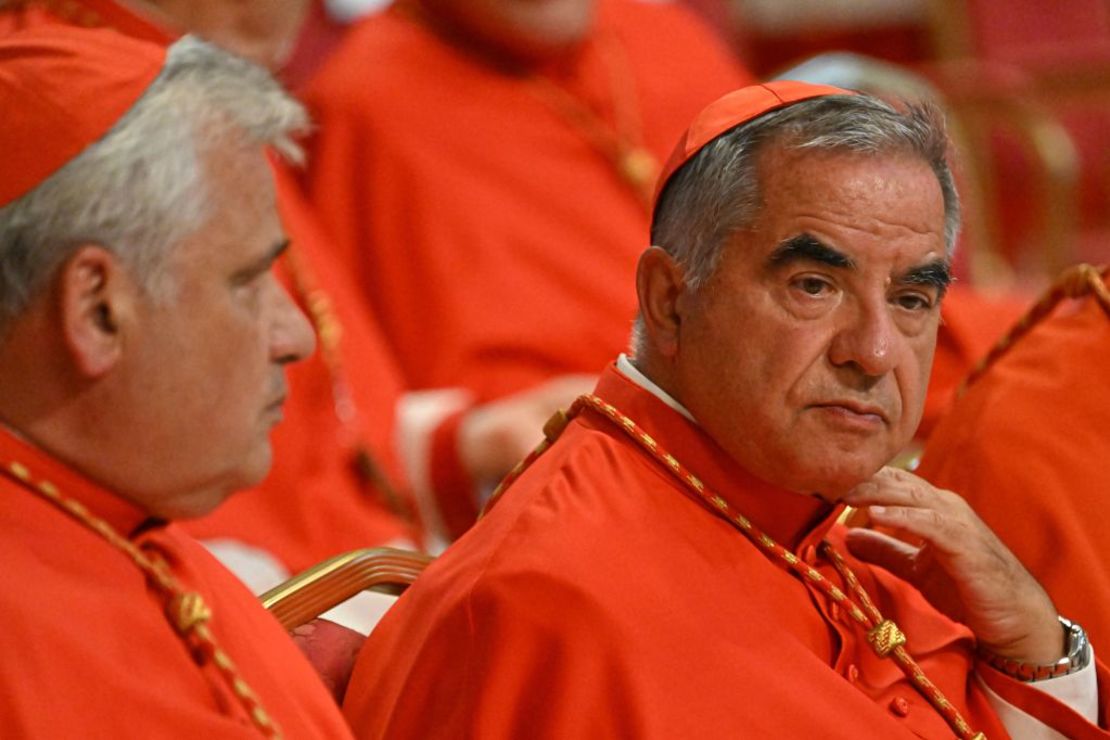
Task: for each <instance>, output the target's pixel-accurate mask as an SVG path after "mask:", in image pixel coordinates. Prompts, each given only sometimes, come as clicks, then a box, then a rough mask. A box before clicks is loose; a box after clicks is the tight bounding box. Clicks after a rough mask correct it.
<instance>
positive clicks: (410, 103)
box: [305, 0, 749, 535]
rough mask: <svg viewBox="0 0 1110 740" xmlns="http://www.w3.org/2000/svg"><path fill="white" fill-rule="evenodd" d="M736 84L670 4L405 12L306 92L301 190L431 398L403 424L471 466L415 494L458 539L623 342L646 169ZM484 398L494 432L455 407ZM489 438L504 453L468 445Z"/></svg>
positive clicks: (352, 45) (345, 51)
mask: <svg viewBox="0 0 1110 740" xmlns="http://www.w3.org/2000/svg"><path fill="white" fill-rule="evenodd" d="M748 80H749V77H748V75H747V74H746V73H745V72H744V71H743V70H742V69H740V68H739V67H738V66H737V64H736V63H735V62H734V60H733V57H732V55H731V54H730V53H729V52H728V51H727V50H726V49H725V47H724V46H723V45H722V44H721V43H720V41H719V40H718V39H717V38H715V37H714V35H713V34H712V33H711V32H710V31H709V30H708V29H707V28H706V27H705V26H703V25H702V24H701V23H700V22H699V21H698V20H696V19H694V18H693V17H692V16H691V15H690V14H689V12H688V11H686V10H685V9H684V8H682V7H681V6H680V5H678V4H675V3H650V2H640V1H639V0H556V1H554V2H545V3H534V2H524V1H522V0H481V1H480V2H475V1H474V0H466V1H463V0H405V1H404V2H398V3H395V4H394V5H393V7H391V8H390V9H389V10H387V11H386V12H384V13H382V14H379V15H376V16H374V17H371V18H368V19H366V20H364V21H362V22H361V23H360V24H358V25H357V26H355V27H354V28H353V29H352V30H351V31H350V34H349V36H348V38H347V40H346V42H345V44H344V45H343V46H342V47H341V48H340V49H339V50H338V51H337V52H336V53H335V54H334V56H333V57H332V58H331V59H330V61H329V62H328V64H326V65H325V66H324V68H323V69H322V70H321V72H320V74H319V75H318V76H317V78H316V80H315V81H314V82H313V83H312V84H310V85H309V87H308V88H307V90H306V92H305V96H306V100H307V101H308V102H309V105H310V107H311V109H312V112H313V115H314V117H315V118H316V120H317V122H318V125H319V129H318V133H317V136H316V138H315V141H314V142H313V143H312V145H311V156H310V167H309V170H308V178H307V186H308V191H309V197H310V199H311V201H312V202H313V204H314V206H315V207H316V208H317V209H318V212H319V214H320V216H321V219H322V221H323V223H324V225H325V226H326V227H327V228H328V229H329V231H330V233H331V235H332V236H333V237H335V239H336V242H337V244H338V247H339V249H340V254H341V258H342V260H343V262H344V264H345V265H347V267H348V269H349V270H350V271H351V273H352V275H353V276H355V277H356V279H357V280H358V281H359V288H360V291H361V294H362V296H363V297H364V298H365V300H366V301H367V304H368V305H369V306H370V307H371V308H372V310H374V311H375V312H376V313H377V315H378V316H379V317H380V319H381V321H382V328H383V330H384V332H385V335H386V338H387V341H388V342H389V344H390V347H391V348H392V349H393V350H394V352H395V356H396V357H397V360H398V363H399V365H400V367H401V371H402V373H403V375H404V377H405V379H406V381H407V382H408V383H409V384H410V385H411V386H412V387H413V388H415V389H427V390H429V391H430V393H429V394H427V395H426V396H424V397H423V401H424V403H423V404H422V406H421V408H420V409H419V411H416V412H414V413H413V415H412V418H414V419H419V420H420V424H422V425H423V428H424V429H430V430H432V431H431V433H430V439H431V445H430V447H429V449H431V450H432V451H433V452H434V451H436V450H441V451H442V450H444V449H457V450H459V452H460V459H461V461H463V463H464V465H463V466H462V467H460V468H455V469H449V468H445V467H442V466H432V467H431V468H430V470H431V475H432V478H431V480H429V481H423V482H420V481H417V485H416V487H417V489H418V490H433V491H435V493H436V497H437V501H436V503H437V504H438V512H437V513H438V516H434V515H433V516H430V517H429V520H436V519H438V522H437V523H438V524H440V525H442V527H443V528H444V529H445V530H446V531H447V532H449V533H450V535H457V534H458V533H460V532H461V531H464V530H465V529H466V528H467V527H468V526H469V525H470V523H471V522H472V521H473V519H474V516H475V515H476V506H477V499H476V496H475V490H476V489H482V488H484V487H485V488H488V487H489V486H490V485H491V484H492V483H493V482H496V480H497V479H499V478H500V477H501V475H503V474H504V473H505V472H506V471H507V469H508V467H510V466H511V465H513V464H514V463H515V462H516V461H517V460H519V459H520V457H521V456H523V454H524V453H526V452H527V451H528V450H529V449H530V448H531V447H532V446H533V445H534V444H535V443H536V442H538V441H539V438H540V434H539V425H540V424H542V422H543V420H544V419H546V417H547V415H548V413H549V412H550V411H551V410H552V409H553V408H554V407H556V406H561V405H566V404H567V403H569V401H570V400H571V399H572V398H573V397H574V396H576V395H577V394H578V393H580V392H584V391H586V390H588V389H589V388H590V387H591V385H592V379H588V378H583V377H581V376H579V375H578V374H580V373H596V372H597V371H599V370H600V369H601V368H602V367H603V366H604V364H605V363H606V361H607V360H608V359H609V358H610V357H611V356H612V355H613V354H614V353H616V352H619V351H620V350H621V349H622V348H623V347H624V346H625V342H626V341H627V336H628V329H629V327H630V325H631V321H632V318H633V316H634V314H635V296H634V295H633V294H632V292H631V291H630V290H629V289H628V285H630V284H631V282H630V281H631V279H632V275H633V272H634V270H635V261H636V256H637V255H638V254H639V252H640V251H641V249H642V247H643V245H644V243H645V241H646V239H647V234H648V223H649V220H648V217H649V204H650V201H651V196H652V190H653V188H654V186H655V179H656V176H657V174H658V162H659V161H660V160H661V159H662V158H663V157H665V156H666V154H667V153H668V151H669V147H670V146H671V144H672V143H673V141H674V138H675V137H676V136H677V135H678V134H679V132H681V130H682V128H683V127H684V125H685V122H686V121H687V120H688V119H689V118H690V117H691V116H692V115H693V114H694V113H695V112H696V111H697V110H698V109H699V108H700V107H701V106H703V105H704V104H705V103H707V102H708V101H710V100H712V99H713V98H714V97H716V96H718V95H720V94H722V93H724V92H726V91H727V90H730V89H732V88H735V87H738V86H740V85H742V84H744V83H745V82H747V81H748ZM544 384H547V385H544ZM444 389H451V390H444ZM528 389H535V390H534V391H533V393H534V394H538V396H539V397H537V395H532V396H517V397H515V398H514V394H518V393H521V392H527V391H528ZM483 402H491V405H492V408H495V409H498V410H500V411H502V412H504V413H503V415H502V416H501V420H499V419H497V418H494V417H490V416H487V415H481V414H471V415H469V416H467V415H466V414H467V410H468V409H470V408H471V406H472V405H473V404H477V403H483ZM501 404H508V405H506V406H502V405H501ZM514 408H515V409H516V413H510V410H511V409H514ZM509 418H516V419H519V420H521V422H522V423H521V424H519V425H515V426H514V425H513V424H510V423H505V422H504V421H502V420H505V419H509ZM525 421H526V422H527V423H523V422H525ZM483 427H489V428H496V429H498V430H499V431H498V432H497V436H499V438H500V439H501V440H502V444H501V445H500V450H501V454H497V455H490V454H487V451H485V450H476V449H474V448H473V446H471V445H469V444H468V443H467V442H466V440H465V437H466V436H467V435H468V434H469V433H471V432H472V431H473V430H475V429H480V428H483ZM424 436H429V435H427V434H425V435H424ZM460 436H461V437H462V438H460ZM423 467H424V466H422V465H420V464H419V463H418V462H413V464H412V465H411V469H421V468H423Z"/></svg>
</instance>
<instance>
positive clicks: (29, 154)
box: [0, 28, 347, 738]
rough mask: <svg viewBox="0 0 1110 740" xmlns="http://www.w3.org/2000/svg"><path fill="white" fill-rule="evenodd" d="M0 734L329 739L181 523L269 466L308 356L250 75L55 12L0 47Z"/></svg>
mask: <svg viewBox="0 0 1110 740" xmlns="http://www.w3.org/2000/svg"><path fill="white" fill-rule="evenodd" d="M0 107H2V108H3V110H4V111H5V115H4V117H3V120H2V121H0V142H2V147H3V149H4V151H5V152H6V153H7V155H6V157H5V160H4V163H3V165H0V168H2V176H0V422H2V425H0V492H2V496H3V506H0V558H2V559H3V562H4V564H5V588H4V589H3V595H2V596H0V620H2V621H3V623H4V634H5V635H6V638H5V641H4V646H5V647H4V660H3V661H2V662H0V724H2V725H3V727H4V732H5V734H11V735H13V736H18V737H78V736H80V737H109V736H120V735H121V734H122V735H132V736H136V737H167V736H181V737H194V736H196V737H201V736H203V737H243V736H252V735H257V734H258V733H261V734H263V735H266V736H279V735H281V734H282V732H283V731H284V732H285V733H288V734H289V736H291V737H319V738H336V737H345V736H346V735H347V730H346V728H345V727H344V725H343V722H342V718H341V717H340V716H339V714H338V712H337V710H336V708H335V706H334V703H333V702H332V700H331V697H330V696H329V695H328V693H327V691H326V690H325V688H324V686H323V684H322V683H321V682H320V680H319V678H318V676H316V675H315V673H314V672H313V671H312V668H311V666H310V665H309V664H308V663H307V662H306V661H305V660H304V658H303V656H302V655H301V654H300V653H299V652H298V651H297V649H296V648H295V647H294V645H293V643H292V642H291V641H290V640H289V639H288V636H287V635H285V634H284V633H283V631H282V630H281V628H280V627H279V626H278V624H277V623H276V622H275V621H274V620H273V619H272V618H270V617H269V615H267V614H266V613H265V612H264V611H263V610H262V609H261V607H260V606H259V605H258V604H257V602H256V601H255V600H254V599H253V597H252V596H251V595H250V593H249V592H248V591H246V590H245V588H244V587H243V586H242V585H240V584H239V583H238V581H236V580H235V579H234V577H233V576H232V575H231V574H230V573H229V572H227V571H226V570H224V569H223V568H222V566H220V565H219V564H218V563H216V562H215V560H213V559H212V557H211V556H210V555H208V554H207V553H206V552H205V551H204V550H203V549H202V548H201V547H200V546H199V545H198V544H196V543H195V542H194V541H192V540H191V539H190V538H189V537H188V536H186V535H185V534H183V533H182V532H181V531H180V530H179V529H178V527H177V525H175V524H173V523H171V520H173V519H176V518H186V517H195V516H200V515H202V514H204V513H206V512H208V511H210V510H211V509H213V508H215V507H216V506H218V505H219V504H220V503H221V502H223V501H224V500H225V499H226V498H227V497H228V496H230V495H231V494H232V493H233V492H234V491H236V490H237V489H240V488H243V487H245V486H249V485H252V484H255V483H257V482H258V481H259V480H260V479H261V478H262V477H263V476H264V475H265V474H266V472H267V470H268V469H269V467H270V459H271V451H270V441H269V435H270V431H271V428H272V427H273V426H274V424H275V423H277V422H278V420H279V419H280V418H281V408H282V402H283V399H284V396H285V393H286V389H285V366H286V365H287V364H288V363H289V362H292V361H294V360H297V359H300V358H302V357H304V356H306V355H308V354H309V353H311V351H312V348H313V335H312V331H311V328H310V326H309V324H308V322H307V320H306V318H305V317H304V315H303V314H302V313H301V312H300V311H299V310H298V309H297V307H296V306H295V304H294V303H293V302H292V301H291V300H290V298H289V296H288V295H287V294H286V292H285V291H284V289H283V288H282V287H281V286H280V285H279V283H278V282H277V281H276V279H275V277H274V275H273V273H272V271H271V267H272V265H273V262H274V260H275V259H277V257H278V256H279V255H280V254H281V253H282V251H283V250H284V248H285V246H286V244H287V239H286V237H285V234H284V232H283V230H282V227H281V224H280V221H279V219H278V215H277V211H276V209H275V204H274V185H273V181H272V176H271V172H270V167H269V163H268V161H267V148H274V149H277V150H284V151H285V152H286V153H289V152H291V151H293V148H292V145H291V143H290V139H289V136H290V134H291V133H292V132H294V131H296V130H298V129H300V128H302V127H303V126H304V125H305V122H306V119H305V115H304V113H303V110H302V109H301V107H300V106H299V105H298V104H296V103H295V102H294V101H292V100H291V99H290V98H289V97H288V96H287V95H286V94H285V93H284V92H283V91H282V90H281V88H280V87H279V86H278V85H277V84H276V83H275V82H274V81H273V80H272V78H270V76H269V75H268V74H267V73H266V72H265V71H263V70H261V69H260V68H256V67H254V66H253V65H251V64H249V63H247V62H244V61H242V60H239V59H237V58H234V57H231V56H229V55H227V54H225V53H223V52H219V51H217V50H215V49H214V48H212V47H210V46H208V45H206V44H204V43H202V42H199V41H196V40H195V39H184V40H182V41H181V42H179V43H177V44H175V45H173V46H172V47H170V49H169V50H168V51H167V50H166V49H164V48H162V47H160V46H157V45H152V44H148V43H145V42H141V41H136V40H133V39H129V38H127V37H124V36H121V35H119V34H116V33H111V32H105V31H89V30H79V29H67V28H54V29H42V30H29V31H25V32H20V33H15V34H11V35H9V36H6V37H4V38H3V39H0Z"/></svg>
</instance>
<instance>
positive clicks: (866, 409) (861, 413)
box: [812, 399, 890, 424]
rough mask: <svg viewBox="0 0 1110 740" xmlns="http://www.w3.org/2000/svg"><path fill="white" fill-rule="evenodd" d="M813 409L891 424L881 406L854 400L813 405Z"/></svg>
mask: <svg viewBox="0 0 1110 740" xmlns="http://www.w3.org/2000/svg"><path fill="white" fill-rule="evenodd" d="M812 408H818V409H828V410H829V411H839V412H841V413H843V414H846V415H847V416H849V417H858V418H859V419H860V420H866V419H877V420H879V421H882V422H883V423H884V424H887V423H889V421H890V420H889V419H888V418H887V414H886V411H884V410H883V408H882V407H881V406H876V405H875V404H870V403H863V402H861V401H856V400H853V399H845V400H836V401H825V402H822V403H815V404H812Z"/></svg>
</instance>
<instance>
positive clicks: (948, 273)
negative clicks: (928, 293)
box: [897, 259, 952, 295]
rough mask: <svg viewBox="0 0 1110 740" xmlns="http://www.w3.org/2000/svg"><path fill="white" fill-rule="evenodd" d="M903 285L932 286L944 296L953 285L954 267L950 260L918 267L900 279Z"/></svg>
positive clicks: (941, 260) (939, 260)
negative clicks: (949, 262)
mask: <svg viewBox="0 0 1110 740" xmlns="http://www.w3.org/2000/svg"><path fill="white" fill-rule="evenodd" d="M897 282H899V283H901V284H902V285H930V286H932V287H934V288H936V290H937V293H938V294H940V295H944V293H945V291H947V290H948V286H949V285H950V284H951V283H952V267H951V266H950V265H949V264H948V260H944V259H936V260H933V261H932V262H926V263H925V264H923V265H918V266H917V267H911V268H910V269H909V270H907V271H906V272H905V273H903V274H902V275H901V277H899V278H898V280H897Z"/></svg>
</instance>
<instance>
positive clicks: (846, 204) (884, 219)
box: [752, 145, 945, 263]
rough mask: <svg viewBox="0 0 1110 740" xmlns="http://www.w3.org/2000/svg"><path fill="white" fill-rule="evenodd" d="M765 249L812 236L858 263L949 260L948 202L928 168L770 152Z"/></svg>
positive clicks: (762, 161)
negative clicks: (946, 244)
mask: <svg viewBox="0 0 1110 740" xmlns="http://www.w3.org/2000/svg"><path fill="white" fill-rule="evenodd" d="M756 171H757V173H758V176H759V182H760V201H761V204H760V211H759V214H758V216H757V218H756V221H755V223H754V224H753V225H752V231H753V232H755V233H756V234H758V236H759V242H760V245H761V246H762V247H763V248H765V249H767V250H771V249H774V248H775V247H776V246H777V245H778V244H780V243H781V242H782V241H784V240H786V239H789V238H791V237H795V236H798V235H801V234H809V235H810V236H813V237H814V238H816V239H818V240H819V241H821V242H823V243H826V244H827V245H828V246H831V247H834V248H836V249H838V250H841V251H843V252H844V253H846V254H848V255H850V256H853V257H855V258H857V259H867V258H877V259H879V258H881V259H893V260H895V261H897V262H900V263H901V262H917V261H922V260H926V259H937V258H941V257H943V256H944V251H945V247H944V221H945V219H944V197H943V194H942V192H941V188H940V183H939V182H938V181H937V178H936V175H935V173H934V172H933V171H932V169H931V168H930V166H929V164H928V163H927V162H925V161H924V160H922V159H920V158H919V157H915V156H912V155H909V154H884V155H869V154H860V153H854V152H840V151H814V150H798V149H789V148H784V147H783V146H781V145H772V146H771V147H769V148H768V149H767V150H765V151H764V152H762V153H761V154H760V157H759V159H758V161H757V167H756Z"/></svg>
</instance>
